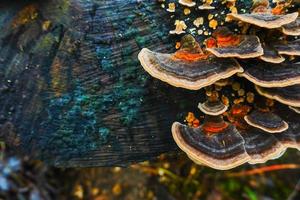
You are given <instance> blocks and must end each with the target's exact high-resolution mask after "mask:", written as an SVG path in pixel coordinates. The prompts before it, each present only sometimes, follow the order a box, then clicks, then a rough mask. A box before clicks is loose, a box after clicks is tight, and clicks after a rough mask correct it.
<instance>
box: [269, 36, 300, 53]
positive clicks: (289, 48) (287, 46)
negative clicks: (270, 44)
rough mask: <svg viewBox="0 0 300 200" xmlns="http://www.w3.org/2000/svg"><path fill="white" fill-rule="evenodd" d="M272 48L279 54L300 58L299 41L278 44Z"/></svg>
mask: <svg viewBox="0 0 300 200" xmlns="http://www.w3.org/2000/svg"><path fill="white" fill-rule="evenodd" d="M274 48H275V49H276V50H277V51H278V53H279V54H283V55H289V56H300V39H298V40H294V41H288V42H282V43H280V44H274Z"/></svg>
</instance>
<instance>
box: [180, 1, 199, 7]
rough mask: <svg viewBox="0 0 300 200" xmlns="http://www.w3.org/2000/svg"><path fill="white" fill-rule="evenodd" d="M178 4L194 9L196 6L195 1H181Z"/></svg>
mask: <svg viewBox="0 0 300 200" xmlns="http://www.w3.org/2000/svg"><path fill="white" fill-rule="evenodd" d="M178 3H179V4H181V5H184V6H187V7H194V6H195V5H196V2H194V1H193V0H179V2H178Z"/></svg>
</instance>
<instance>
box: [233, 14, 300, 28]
mask: <svg viewBox="0 0 300 200" xmlns="http://www.w3.org/2000/svg"><path fill="white" fill-rule="evenodd" d="M228 17H229V18H232V19H236V20H239V21H242V22H246V23H249V24H253V25H256V26H259V27H264V28H268V29H274V28H280V27H282V26H283V25H286V24H290V23H292V22H294V21H295V20H296V19H297V17H298V12H294V13H290V14H285V15H273V14H272V13H271V12H270V13H269V12H254V13H251V14H236V13H230V14H228Z"/></svg>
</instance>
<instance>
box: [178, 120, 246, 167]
mask: <svg viewBox="0 0 300 200" xmlns="http://www.w3.org/2000/svg"><path fill="white" fill-rule="evenodd" d="M172 134H173V138H174V140H175V142H176V144H177V145H178V146H179V147H180V148H181V149H182V150H183V151H184V152H185V153H186V154H187V155H188V157H190V158H191V159H192V160H193V161H194V162H196V163H198V164H205V165H207V166H210V167H212V168H215V169H219V170H227V169H231V168H234V167H236V166H239V165H241V164H243V163H245V162H247V161H249V159H250V157H249V156H248V154H247V153H246V151H245V148H244V140H243V138H242V137H241V135H240V134H239V132H238V131H237V129H236V128H235V127H234V126H233V125H232V124H229V123H226V122H224V121H223V119H222V117H221V116H206V119H205V122H204V124H203V125H201V126H200V127H198V128H192V127H188V126H185V125H182V124H180V123H178V122H175V123H174V124H173V126H172Z"/></svg>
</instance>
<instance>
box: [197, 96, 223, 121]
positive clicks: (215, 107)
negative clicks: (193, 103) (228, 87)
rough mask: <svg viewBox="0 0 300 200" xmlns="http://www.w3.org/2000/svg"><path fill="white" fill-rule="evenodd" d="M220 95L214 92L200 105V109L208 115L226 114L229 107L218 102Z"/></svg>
mask: <svg viewBox="0 0 300 200" xmlns="http://www.w3.org/2000/svg"><path fill="white" fill-rule="evenodd" d="M218 99H219V95H218V93H217V92H213V93H212V94H211V96H210V98H208V100H207V101H206V102H204V103H199V105H198V108H199V109H200V110H201V111H202V112H203V113H204V114H206V115H211V116H218V115H221V114H223V113H224V112H226V110H227V109H228V107H227V106H226V105H224V104H223V103H222V102H221V101H219V100H218Z"/></svg>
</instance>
